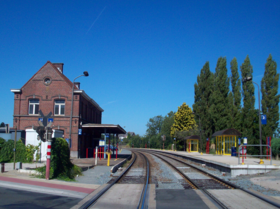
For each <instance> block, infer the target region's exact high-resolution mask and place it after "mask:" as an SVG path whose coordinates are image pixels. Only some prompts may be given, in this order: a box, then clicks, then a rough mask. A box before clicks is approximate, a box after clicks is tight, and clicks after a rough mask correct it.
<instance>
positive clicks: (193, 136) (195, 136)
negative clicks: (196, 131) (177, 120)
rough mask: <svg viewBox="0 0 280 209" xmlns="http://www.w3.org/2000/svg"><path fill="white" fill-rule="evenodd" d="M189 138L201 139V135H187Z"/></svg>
mask: <svg viewBox="0 0 280 209" xmlns="http://www.w3.org/2000/svg"><path fill="white" fill-rule="evenodd" d="M188 139H198V140H200V137H199V136H198V135H192V136H187V137H186V138H185V140H188Z"/></svg>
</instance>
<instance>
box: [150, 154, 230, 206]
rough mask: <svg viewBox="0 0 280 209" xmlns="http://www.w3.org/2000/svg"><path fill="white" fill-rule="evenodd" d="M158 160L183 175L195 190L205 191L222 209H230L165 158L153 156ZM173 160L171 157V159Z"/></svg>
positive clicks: (157, 155)
mask: <svg viewBox="0 0 280 209" xmlns="http://www.w3.org/2000/svg"><path fill="white" fill-rule="evenodd" d="M152 155H154V156H156V157H158V158H160V159H161V160H163V161H164V162H166V163H167V164H168V165H170V166H171V167H172V168H174V169H175V170H176V171H177V172H179V173H180V174H181V175H183V177H184V178H185V179H187V180H188V181H187V182H188V183H190V185H194V186H195V187H196V188H195V189H200V190H201V191H203V192H204V193H205V194H206V195H207V196H209V197H210V198H211V199H212V200H214V201H215V202H216V203H217V204H218V205H219V206H220V207H221V208H223V209H228V207H227V206H225V205H224V204H223V203H222V202H221V201H220V200H218V199H217V198H216V197H214V196H213V195H211V194H210V193H209V192H208V191H207V190H206V189H203V188H201V187H200V186H198V185H197V184H196V183H195V182H193V181H192V180H191V179H190V178H189V177H188V176H186V175H185V174H184V173H183V172H182V171H180V170H179V169H178V168H176V167H175V166H174V165H172V164H171V163H170V162H168V161H167V160H165V159H164V158H162V157H160V156H159V154H152ZM165 157H169V156H165ZM169 158H171V157H169ZM171 159H173V160H177V159H174V158H171ZM177 161H178V162H181V161H180V160H177ZM181 163H183V164H185V165H188V164H187V163H184V162H181Z"/></svg>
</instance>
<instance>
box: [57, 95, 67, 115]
mask: <svg viewBox="0 0 280 209" xmlns="http://www.w3.org/2000/svg"><path fill="white" fill-rule="evenodd" d="M54 114H55V115H64V114H65V100H63V99H57V100H54Z"/></svg>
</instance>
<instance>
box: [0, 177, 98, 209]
mask: <svg viewBox="0 0 280 209" xmlns="http://www.w3.org/2000/svg"><path fill="white" fill-rule="evenodd" d="M70 184H71V183H70ZM73 185H74V184H73ZM82 186H83V187H82ZM97 187H98V186H96V187H95V188H97ZM93 191H94V189H92V188H88V185H82V184H79V186H72V185H69V183H64V182H60V181H56V182H52V183H50V182H47V181H46V180H44V179H29V180H27V179H25V178H20V177H18V178H15V177H14V178H12V177H7V176H0V208H70V207H72V206H73V205H76V204H77V203H78V202H79V201H81V199H83V198H84V197H86V196H87V195H88V194H89V193H91V192H93Z"/></svg>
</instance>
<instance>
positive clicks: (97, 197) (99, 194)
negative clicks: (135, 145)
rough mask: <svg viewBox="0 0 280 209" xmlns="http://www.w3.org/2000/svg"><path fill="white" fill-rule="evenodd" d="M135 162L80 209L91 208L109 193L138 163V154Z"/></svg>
mask: <svg viewBox="0 0 280 209" xmlns="http://www.w3.org/2000/svg"><path fill="white" fill-rule="evenodd" d="M134 155H135V157H134V160H133V161H132V163H131V164H130V165H129V166H128V167H127V168H126V170H125V171H124V172H123V173H122V174H121V175H120V176H119V177H118V178H117V179H115V180H114V181H113V183H111V184H109V185H107V186H106V187H105V188H103V189H102V190H101V191H100V192H98V193H97V194H96V195H95V196H94V197H93V198H91V199H90V200H89V201H87V202H86V203H84V204H83V205H82V206H81V207H80V209H86V208H88V207H90V206H92V205H93V204H94V203H95V202H96V201H97V200H98V199H99V198H100V197H101V196H102V195H103V194H104V193H105V192H107V191H108V190H109V189H110V188H111V187H112V186H113V185H114V184H116V183H117V182H118V181H119V180H120V179H121V178H122V177H123V176H124V175H125V174H126V173H127V172H128V170H129V169H130V168H131V167H132V165H133V164H134V162H135V161H136V158H137V156H136V154H134Z"/></svg>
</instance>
